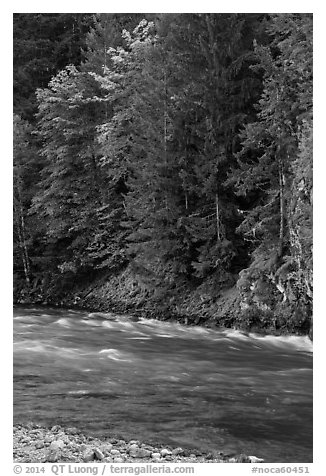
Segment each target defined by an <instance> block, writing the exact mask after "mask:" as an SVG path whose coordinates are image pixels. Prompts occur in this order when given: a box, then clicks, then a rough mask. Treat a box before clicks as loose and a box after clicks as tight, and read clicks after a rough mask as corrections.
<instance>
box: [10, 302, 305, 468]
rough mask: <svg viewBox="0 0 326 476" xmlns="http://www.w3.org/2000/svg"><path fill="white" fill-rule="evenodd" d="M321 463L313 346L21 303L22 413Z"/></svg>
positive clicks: (17, 347)
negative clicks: (315, 451) (315, 455)
mask: <svg viewBox="0 0 326 476" xmlns="http://www.w3.org/2000/svg"><path fill="white" fill-rule="evenodd" d="M28 421H33V422H35V423H39V424H46V425H52V424H53V425H54V424H59V425H62V426H66V427H67V426H75V427H77V428H78V429H81V430H83V431H84V432H87V433H89V434H93V435H96V436H101V437H103V436H105V435H109V434H114V435H120V436H121V437H124V438H127V439H128V438H136V439H140V440H143V441H146V442H149V443H151V442H154V443H155V442H156V443H163V444H166V445H168V444H170V445H173V446H182V447H188V448H197V449H199V450H201V451H205V452H206V451H212V452H213V453H214V452H216V451H223V452H224V453H228V454H233V453H246V454H249V455H255V456H258V457H261V458H264V459H265V461H266V462H271V463H276V462H295V463H300V462H311V461H312V344H311V342H310V341H309V339H308V337H297V336H284V337H275V336H267V337H261V336H258V335H252V334H250V335H245V334H243V333H241V332H239V331H236V330H226V329H225V330H223V329H221V330H213V329H206V328H203V327H186V326H182V325H180V324H177V323H166V322H161V321H156V320H146V319H139V320H137V319H135V318H133V317H131V316H124V315H119V316H117V315H115V314H110V313H107V314H101V313H88V312H83V311H75V310H62V309H52V308H36V307H35V308H33V307H29V308H28V307H16V308H15V309H14V422H15V423H24V422H28Z"/></svg>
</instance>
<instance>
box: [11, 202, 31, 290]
mask: <svg viewBox="0 0 326 476" xmlns="http://www.w3.org/2000/svg"><path fill="white" fill-rule="evenodd" d="M14 213H15V221H16V227H17V233H18V238H19V247H20V250H21V258H22V262H23V268H24V274H25V281H26V284H27V286H29V285H30V266H29V256H28V250H27V245H26V233H25V221H24V215H23V210H22V206H21V203H19V207H18V210H17V205H15V204H14Z"/></svg>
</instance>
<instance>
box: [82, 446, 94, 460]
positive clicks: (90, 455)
mask: <svg viewBox="0 0 326 476" xmlns="http://www.w3.org/2000/svg"><path fill="white" fill-rule="evenodd" d="M94 456H95V454H94V450H92V449H91V448H86V450H85V451H84V453H83V461H84V462H85V463H89V462H90V461H93V460H94Z"/></svg>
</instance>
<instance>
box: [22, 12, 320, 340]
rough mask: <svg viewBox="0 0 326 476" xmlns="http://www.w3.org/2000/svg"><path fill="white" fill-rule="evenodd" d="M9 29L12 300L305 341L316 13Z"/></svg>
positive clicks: (105, 17)
mask: <svg viewBox="0 0 326 476" xmlns="http://www.w3.org/2000/svg"><path fill="white" fill-rule="evenodd" d="M13 22H14V53H13V59H14V64H13V67H14V85H13V88H14V96H13V98H14V104H13V112H14V115H13V121H14V129H13V130H14V137H13V167H14V172H13V182H14V183H13V187H14V193H13V218H14V230H13V251H14V302H15V303H23V304H26V303H39V304H46V305H58V306H72V305H75V306H79V307H86V308H89V309H96V310H105V309H114V310H117V311H120V312H139V313H143V314H145V315H149V316H153V317H154V316H155V317H157V318H161V319H169V318H171V319H177V320H179V321H180V322H185V323H188V324H206V325H216V326H217V325H218V326H220V325H223V326H226V327H236V328H241V329H247V330H255V331H261V332H268V333H297V334H308V333H309V332H311V329H312V301H313V258H312V236H313V232H312V202H313V200H312V189H313V183H312V170H313V165H312V160H313V158H312V157H313V156H312V154H313V144H312V137H313V125H312V123H313V112H312V106H313V104H312V101H313V94H312V93H313V81H312V76H313V45H312V37H313V18H312V14H308V13H307V14H303V13H298V14H296V13H288V14H284V13H282V14H266V13H261V14H260V13H239V14H236V13H229V14H220V13H198V14H193V13H191V14H190V13H178V14H177V13H170V14H138V13H137V14H135V13H134V14H125V13H121V14H117V13H115V14H110V13H101V14H80V13H72V14H66V13H65V14H63V13H62V14H61V13H60V14H59V13H55V14H48V13H29V14H25V13H19V14H18V13H17V14H14V16H13Z"/></svg>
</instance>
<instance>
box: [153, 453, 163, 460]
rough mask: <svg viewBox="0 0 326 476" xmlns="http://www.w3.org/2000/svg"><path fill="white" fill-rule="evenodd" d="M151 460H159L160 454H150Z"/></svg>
mask: <svg viewBox="0 0 326 476" xmlns="http://www.w3.org/2000/svg"><path fill="white" fill-rule="evenodd" d="M151 456H152V458H156V459H157V458H161V453H152V454H151Z"/></svg>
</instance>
